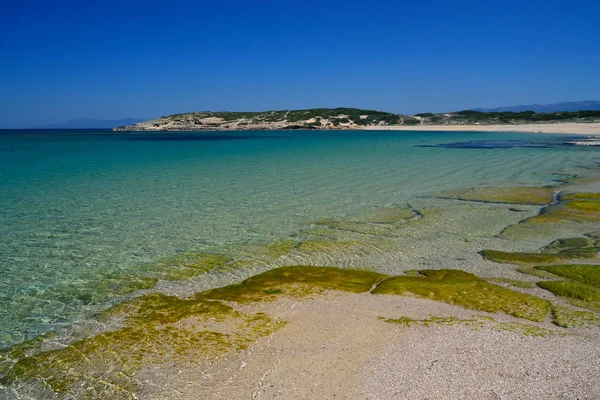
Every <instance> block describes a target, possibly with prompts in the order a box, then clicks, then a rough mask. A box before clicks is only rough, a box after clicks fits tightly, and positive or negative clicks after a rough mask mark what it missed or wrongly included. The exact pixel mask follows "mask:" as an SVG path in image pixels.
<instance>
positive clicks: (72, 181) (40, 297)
mask: <svg viewBox="0 0 600 400" xmlns="http://www.w3.org/2000/svg"><path fill="white" fill-rule="evenodd" d="M26 133H27V134H23V133H22V132H18V131H4V132H1V133H0V272H1V275H0V276H1V278H0V301H1V302H2V305H3V307H2V309H1V310H0V346H6V345H9V344H11V343H16V342H20V341H22V340H24V339H28V338H32V337H35V336H36V335H38V334H40V333H42V332H45V331H48V330H52V329H55V328H56V327H59V326H65V325H69V324H72V323H73V322H76V321H79V320H82V319H85V318H88V317H89V316H91V315H93V314H94V313H95V312H97V311H99V310H102V309H104V308H106V307H107V306H108V305H109V304H110V303H111V302H115V301H119V299H120V298H119V296H118V293H117V294H114V296H112V295H111V293H110V290H111V285H112V283H111V284H110V285H108V286H106V285H103V284H102V281H103V280H106V279H108V278H111V279H113V280H118V279H119V277H121V276H122V277H124V278H123V279H131V277H132V276H136V274H139V271H143V270H144V266H145V265H152V264H153V263H156V262H158V261H160V260H161V259H163V258H164V257H172V256H176V255H178V254H181V253H184V252H203V253H216V254H221V255H224V256H227V257H239V256H243V255H245V254H247V253H248V251H250V249H256V248H258V247H259V246H261V245H265V244H268V243H273V242H277V241H279V240H282V239H289V238H290V237H295V236H296V235H298V234H299V233H300V232H302V231H303V230H306V229H307V228H308V227H309V226H310V225H309V223H310V222H311V221H315V220H317V219H319V218H324V217H337V218H351V217H353V216H359V215H362V214H363V213H364V212H365V210H368V209H370V208H372V207H382V206H391V205H397V206H406V205H409V204H410V205H411V206H412V207H414V208H419V207H421V206H422V205H425V204H426V205H427V206H428V207H433V206H436V205H438V203H439V204H440V205H442V204H443V201H442V200H432V199H426V197H427V196H428V195H430V194H431V193H434V192H438V191H441V190H445V189H452V188H464V187H478V186H542V185H549V184H553V183H556V181H557V180H558V179H561V178H565V177H568V176H570V175H571V174H576V173H578V172H580V168H579V167H580V166H589V165H593V164H594V162H595V158H596V157H597V154H598V153H597V151H594V149H590V148H578V147H572V146H571V147H561V146H554V145H552V146H548V145H546V144H547V143H556V142H557V141H558V142H560V141H561V140H562V138H563V137H562V136H561V137H557V136H556V135H540V134H532V135H529V134H511V133H461V132H448V133H445V132H375V131H369V132H360V131H356V132H353V131H343V132H327V131H318V132H299V131H294V132H289V131H279V132H251V133H240V132H235V133H234V132H223V133H215V132H210V133H162V134H143V135H140V134H112V133H109V132H102V131H90V132H85V131H52V132H49V131H29V132H26ZM509 140H512V141H521V142H523V141H525V142H527V143H534V144H535V143H540V144H541V145H540V146H524V147H523V146H503V145H502V142H503V141H509ZM484 141H486V142H487V141H490V142H489V143H500V145H494V146H481V145H479V146H468V145H467V146H450V148H445V147H435V146H436V145H439V144H449V143H468V142H477V143H482V142H484ZM509 143H514V142H509ZM544 143H545V144H544ZM490 147H493V148H490ZM444 204H445V203H444ZM473 214H474V215H475V214H477V213H476V212H475V211H474V212H473ZM499 218H500V217H499ZM502 218H503V217H502ZM510 218H512V220H511V221H512V222H513V223H514V222H516V221H515V218H516V217H515V216H512V217H510ZM519 218H520V217H519ZM517 220H518V219H517ZM483 221H485V219H483ZM491 223H492V222H491V221H490V224H491ZM498 224H500V225H501V223H498ZM427 232H434V230H430V231H427ZM430 234H431V235H433V233H430ZM425 250H426V249H425V248H422V249H415V252H419V251H420V252H423V251H425ZM357 251H359V250H357ZM360 251H361V252H363V253H364V249H361V250H360ZM367 260H368V261H369V262H371V263H372V264H371V265H374V266H375V267H378V266H379V267H381V268H382V269H385V268H387V269H386V271H388V272H390V271H389V270H390V269H394V268H396V266H395V265H396V264H393V263H387V264H386V265H385V266H384V265H383V264H382V263H379V264H382V265H378V262H377V258H376V257H375V258H373V257H372V258H367ZM402 260H403V263H404V267H406V268H410V267H417V266H422V265H424V264H423V263H419V264H418V265H410V264H411V263H413V262H414V259H413V258H410V257H406V258H404V259H402ZM303 261H306V262H307V263H311V262H312V263H317V262H321V261H323V262H328V263H329V264H331V265H334V264H337V263H339V264H343V265H352V263H350V264H348V263H347V262H346V261H344V262H342V261H339V260H337V259H336V258H335V257H329V258H319V256H315V257H314V258H313V259H306V260H304V259H303ZM338 261H339V262H338ZM388 261H389V260H388ZM365 262H366V261H365ZM114 273H119V274H120V275H117V276H116V278H115V275H114ZM111 274H113V275H111ZM247 274H248V271H241V270H240V271H239V272H236V271H235V270H234V271H230V272H228V273H227V274H225V275H223V276H221V277H220V278H219V279H217V280H206V281H203V282H200V283H199V284H200V286H202V285H204V287H210V286H214V285H217V284H227V283H230V282H232V281H234V280H237V279H239V278H240V277H243V276H245V275H247ZM145 276H146V277H147V274H146V275H145ZM111 282H112V281H111ZM169 285H170V286H169ZM169 285H167V286H169V287H173V286H177V285H181V286H182V287H185V285H186V283H185V282H181V283H177V282H176V283H172V282H171V283H169ZM100 288H102V290H106V291H107V294H106V296H105V297H103V299H105V300H106V301H99V302H89V301H86V299H87V297H85V296H82V293H83V292H85V291H86V290H100Z"/></svg>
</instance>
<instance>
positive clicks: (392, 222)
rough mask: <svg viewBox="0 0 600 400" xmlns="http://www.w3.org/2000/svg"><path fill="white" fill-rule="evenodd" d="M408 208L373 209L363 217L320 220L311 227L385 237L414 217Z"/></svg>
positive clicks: (414, 214)
mask: <svg viewBox="0 0 600 400" xmlns="http://www.w3.org/2000/svg"><path fill="white" fill-rule="evenodd" d="M416 215H417V214H416V213H415V212H414V211H413V210H411V209H410V208H409V207H373V208H372V209H370V210H368V211H366V212H365V213H364V214H363V215H361V216H358V217H354V218H348V219H335V218H321V219H317V220H315V221H312V222H311V224H312V225H316V226H322V227H326V228H330V229H337V230H341V231H348V232H354V233H360V234H365V235H375V236H379V235H385V234H387V233H389V232H390V231H392V230H393V229H394V228H395V227H396V225H397V224H399V223H404V222H407V221H409V220H411V219H413V218H415V217H416Z"/></svg>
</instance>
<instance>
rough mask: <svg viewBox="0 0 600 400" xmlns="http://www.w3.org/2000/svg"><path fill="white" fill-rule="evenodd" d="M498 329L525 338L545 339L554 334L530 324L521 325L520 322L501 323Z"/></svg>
mask: <svg viewBox="0 0 600 400" xmlns="http://www.w3.org/2000/svg"><path fill="white" fill-rule="evenodd" d="M498 328H499V329H500V330H503V331H509V332H515V333H520V334H522V335H525V336H539V337H547V336H550V335H552V334H553V333H554V332H553V331H551V330H549V329H546V328H541V327H539V326H535V325H531V324H523V323H521V322H503V323H501V324H499V325H498Z"/></svg>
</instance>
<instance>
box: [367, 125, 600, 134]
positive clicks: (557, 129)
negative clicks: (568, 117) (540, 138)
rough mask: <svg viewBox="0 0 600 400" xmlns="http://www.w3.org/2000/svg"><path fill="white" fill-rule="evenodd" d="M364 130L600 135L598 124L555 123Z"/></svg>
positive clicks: (380, 127) (383, 127) (395, 127)
mask: <svg viewBox="0 0 600 400" xmlns="http://www.w3.org/2000/svg"><path fill="white" fill-rule="evenodd" d="M362 129H364V130H383V131H419V132H420V131H449V132H524V133H561V134H568V133H572V134H581V135H600V123H598V122H593V123H576V122H568V123H564V124H561V123H556V124H521V125H415V126H406V125H396V126H366V127H364V128H362Z"/></svg>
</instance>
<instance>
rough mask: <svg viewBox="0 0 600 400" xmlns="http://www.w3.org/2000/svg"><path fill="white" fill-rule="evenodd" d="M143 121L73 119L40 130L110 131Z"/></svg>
mask: <svg viewBox="0 0 600 400" xmlns="http://www.w3.org/2000/svg"><path fill="white" fill-rule="evenodd" d="M142 121H144V120H143V119H138V118H124V119H86V118H83V119H73V120H70V121H65V122H61V123H58V124H52V125H45V126H41V127H39V128H40V129H112V128H115V127H117V126H122V125H133V124H137V123H138V122H142Z"/></svg>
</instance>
